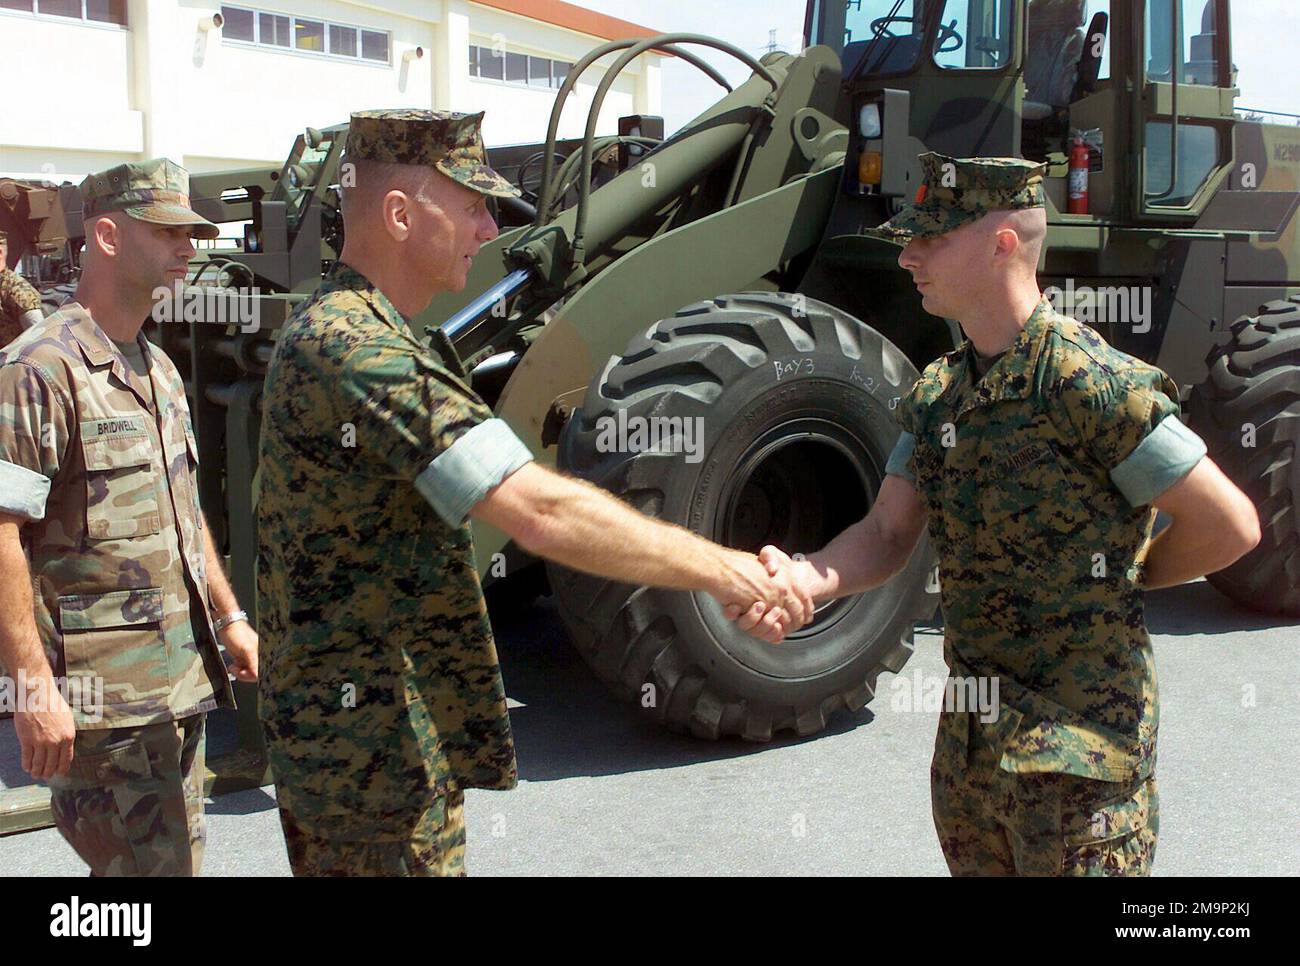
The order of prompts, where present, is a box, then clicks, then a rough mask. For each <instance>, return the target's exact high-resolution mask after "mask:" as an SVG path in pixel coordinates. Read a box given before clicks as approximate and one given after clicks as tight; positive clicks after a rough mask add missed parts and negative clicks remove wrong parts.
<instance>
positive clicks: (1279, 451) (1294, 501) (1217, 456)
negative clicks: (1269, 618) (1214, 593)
mask: <svg viewBox="0 0 1300 966" xmlns="http://www.w3.org/2000/svg"><path fill="white" fill-rule="evenodd" d="M1231 331H1232V337H1231V338H1230V339H1229V341H1228V342H1226V343H1225V344H1223V345H1221V346H1217V347H1215V349H1214V350H1213V351H1212V352H1211V353H1210V355H1209V358H1208V359H1207V362H1208V363H1209V367H1210V372H1209V376H1208V377H1207V378H1206V380H1205V382H1203V383H1201V384H1200V385H1199V386H1197V387H1196V388H1195V389H1194V390H1193V392H1192V396H1191V399H1190V400H1189V402H1188V415H1189V417H1190V422H1191V426H1192V428H1193V429H1195V430H1196V431H1197V432H1198V433H1199V434H1200V435H1201V437H1202V438H1203V439H1204V440H1205V443H1206V447H1207V449H1208V450H1209V455H1210V458H1211V459H1213V460H1214V461H1215V463H1217V464H1218V465H1219V466H1220V467H1221V468H1222V469H1223V471H1224V473H1226V474H1227V475H1228V477H1229V478H1230V479H1231V480H1232V481H1233V482H1234V483H1236V484H1237V486H1239V487H1240V488H1241V489H1242V491H1243V492H1245V493H1246V494H1247V495H1248V496H1249V497H1250V498H1251V500H1252V501H1253V502H1254V504H1255V508H1256V510H1257V511H1258V512H1259V522H1260V527H1261V530H1262V538H1261V540H1260V542H1259V545H1258V546H1257V547H1255V549H1254V550H1252V551H1250V552H1249V553H1247V554H1246V555H1245V556H1243V557H1242V558H1241V559H1240V560H1238V561H1237V562H1236V563H1234V564H1232V565H1231V566H1230V567H1226V568H1224V569H1223V570H1220V571H1219V572H1217V573H1213V574H1210V575H1209V577H1208V579H1209V581H1210V583H1211V584H1213V585H1214V586H1215V587H1216V588H1218V589H1219V590H1220V591H1222V592H1223V593H1224V594H1226V595H1227V596H1228V597H1231V598H1232V599H1233V600H1235V601H1237V602H1238V603H1240V604H1243V605H1245V606H1247V607H1249V608H1251V609H1252V610H1259V611H1264V612H1267V613H1274V614H1288V615H1292V616H1297V615H1300V513H1298V512H1297V511H1298V510H1300V506H1298V504H1300V463H1297V462H1296V445H1297V442H1300V298H1292V299H1288V300H1280V301H1276V302H1269V303H1267V304H1266V305H1263V306H1261V307H1260V309H1259V314H1258V315H1257V316H1255V317H1254V318H1250V317H1246V318H1241V319H1238V320H1237V321H1236V322H1234V323H1233V325H1232V330H1231ZM1250 427H1254V445H1253V446H1250V445H1247V442H1248V441H1249V439H1250V429H1249V428H1250Z"/></svg>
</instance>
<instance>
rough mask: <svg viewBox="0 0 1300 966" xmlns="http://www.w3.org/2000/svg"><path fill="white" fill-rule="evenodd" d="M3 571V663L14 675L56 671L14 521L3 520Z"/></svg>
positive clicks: (0, 593)
mask: <svg viewBox="0 0 1300 966" xmlns="http://www.w3.org/2000/svg"><path fill="white" fill-rule="evenodd" d="M0 574H4V579H3V580H0V664H3V665H4V666H5V668H6V670H8V672H9V674H10V675H12V676H15V677H16V676H17V675H18V672H19V671H22V672H23V674H24V675H26V677H28V678H29V679H31V678H40V677H48V676H50V675H52V674H53V673H54V672H53V670H52V669H51V668H50V662H49V660H48V659H47V658H46V657H45V648H44V647H42V646H41V637H40V633H39V632H38V631H37V630H36V618H35V617H34V616H33V613H32V578H31V571H30V570H29V569H28V566H27V555H26V554H25V553H23V548H22V542H21V540H20V539H19V536H18V527H17V526H16V525H15V524H13V523H0Z"/></svg>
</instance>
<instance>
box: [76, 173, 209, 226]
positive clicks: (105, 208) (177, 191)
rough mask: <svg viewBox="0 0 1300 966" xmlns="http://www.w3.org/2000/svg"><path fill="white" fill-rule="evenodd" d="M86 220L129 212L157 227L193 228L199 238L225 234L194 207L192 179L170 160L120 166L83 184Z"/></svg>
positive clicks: (133, 216)
mask: <svg viewBox="0 0 1300 966" xmlns="http://www.w3.org/2000/svg"><path fill="white" fill-rule="evenodd" d="M81 202H82V217H84V218H94V217H95V216H96V215H104V214H107V213H108V212H110V211H125V212H126V213H127V214H128V215H130V216H131V217H132V218H138V219H139V220H140V221H147V222H149V223H151V224H154V225H189V226H191V228H192V229H193V230H192V231H191V232H190V234H192V235H194V236H195V237H197V238H216V237H217V235H219V234H221V230H220V229H219V228H218V227H217V226H216V225H214V224H213V223H212V222H210V221H208V220H207V219H206V218H204V217H203V216H202V215H200V214H198V213H197V212H195V211H194V209H193V208H191V207H190V176H189V172H187V171H186V170H185V169H184V168H182V167H181V166H180V165H179V164H175V163H174V162H172V161H168V160H167V159H166V158H154V159H153V160H151V161H134V162H131V163H130V164H119V165H118V166H117V167H115V168H109V169H108V170H107V171H101V172H100V173H99V174H89V175H86V180H85V181H83V182H81Z"/></svg>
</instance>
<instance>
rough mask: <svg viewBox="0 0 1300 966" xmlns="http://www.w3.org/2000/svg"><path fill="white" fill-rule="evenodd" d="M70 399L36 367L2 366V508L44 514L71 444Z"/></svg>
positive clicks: (28, 515)
mask: <svg viewBox="0 0 1300 966" xmlns="http://www.w3.org/2000/svg"><path fill="white" fill-rule="evenodd" d="M68 409H69V405H68V403H67V401H66V400H65V399H64V398H63V396H62V394H60V393H59V392H58V391H57V390H55V389H54V387H53V386H51V384H50V383H49V382H48V381H47V380H46V379H45V378H44V377H43V376H42V375H41V374H40V372H38V371H37V370H36V369H35V368H34V367H32V366H30V365H28V364H26V363H22V362H10V363H8V364H6V365H3V366H0V511H2V512H5V513H12V514H14V515H16V516H20V517H23V518H24V519H26V520H32V521H35V520H42V519H44V518H45V506H46V502H47V500H48V499H49V495H50V484H51V481H52V480H53V479H54V477H55V476H56V475H57V474H58V472H59V467H60V465H61V464H62V460H63V454H64V453H65V452H66V449H67V444H68V424H69V420H68Z"/></svg>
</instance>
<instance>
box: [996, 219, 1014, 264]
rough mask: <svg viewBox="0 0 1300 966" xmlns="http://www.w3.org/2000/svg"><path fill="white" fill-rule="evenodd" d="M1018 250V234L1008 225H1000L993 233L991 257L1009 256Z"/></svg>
mask: <svg viewBox="0 0 1300 966" xmlns="http://www.w3.org/2000/svg"><path fill="white" fill-rule="evenodd" d="M1019 250H1020V235H1019V234H1017V232H1016V230H1015V229H1014V228H1012V227H1011V226H1010V225H1002V226H1001V227H1000V228H998V229H996V230H995V231H994V233H993V257H994V258H1011V257H1013V256H1014V255H1015V254H1016V252H1018V251H1019Z"/></svg>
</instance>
